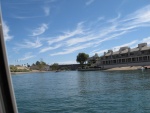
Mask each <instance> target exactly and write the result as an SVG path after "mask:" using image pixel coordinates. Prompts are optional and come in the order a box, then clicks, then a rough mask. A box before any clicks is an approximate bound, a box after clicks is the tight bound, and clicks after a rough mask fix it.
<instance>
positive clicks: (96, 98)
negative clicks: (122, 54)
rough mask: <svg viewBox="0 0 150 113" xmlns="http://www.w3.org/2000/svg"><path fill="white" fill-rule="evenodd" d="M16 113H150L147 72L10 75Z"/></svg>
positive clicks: (149, 91)
mask: <svg viewBox="0 0 150 113" xmlns="http://www.w3.org/2000/svg"><path fill="white" fill-rule="evenodd" d="M12 80H13V85H14V90H15V95H16V100H17V106H18V110H19V113H150V71H148V70H147V71H143V72H142V71H141V70H138V71H114V72H104V71H91V72H90V71H89V72H78V71H66V72H58V73H55V72H48V73H30V74H20V75H13V76H12Z"/></svg>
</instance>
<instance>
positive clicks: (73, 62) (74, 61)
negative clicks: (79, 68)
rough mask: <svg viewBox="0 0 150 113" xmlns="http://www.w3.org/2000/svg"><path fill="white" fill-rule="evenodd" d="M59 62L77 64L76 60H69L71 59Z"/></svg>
mask: <svg viewBox="0 0 150 113" xmlns="http://www.w3.org/2000/svg"><path fill="white" fill-rule="evenodd" d="M57 63H58V64H61V65H63V64H64V65H65V64H77V62H76V60H69V61H63V62H57Z"/></svg>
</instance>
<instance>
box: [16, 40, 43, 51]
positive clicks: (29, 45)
mask: <svg viewBox="0 0 150 113" xmlns="http://www.w3.org/2000/svg"><path fill="white" fill-rule="evenodd" d="M16 45H17V48H18V49H21V48H28V49H33V48H39V47H41V46H42V43H41V42H40V40H39V39H38V38H37V39H36V40H35V41H33V42H31V41H29V40H25V41H24V43H22V44H21V43H19V44H16Z"/></svg>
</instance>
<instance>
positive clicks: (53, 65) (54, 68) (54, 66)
mask: <svg viewBox="0 0 150 113" xmlns="http://www.w3.org/2000/svg"><path fill="white" fill-rule="evenodd" d="M58 68H59V65H58V63H54V64H52V65H51V69H52V70H58Z"/></svg>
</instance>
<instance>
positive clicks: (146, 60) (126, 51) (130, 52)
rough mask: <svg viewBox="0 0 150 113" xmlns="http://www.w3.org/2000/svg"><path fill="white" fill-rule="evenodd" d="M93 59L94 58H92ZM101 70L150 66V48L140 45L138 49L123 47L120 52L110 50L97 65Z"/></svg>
mask: <svg viewBox="0 0 150 113" xmlns="http://www.w3.org/2000/svg"><path fill="white" fill-rule="evenodd" d="M92 58H93V57H92ZM95 60H96V58H95ZM95 64H96V65H97V66H99V67H100V68H101V69H108V68H114V67H126V66H147V65H150V47H148V46H147V43H141V44H138V47H136V48H132V49H131V48H130V47H121V48H120V49H119V51H115V52H113V51H112V50H108V52H104V55H103V56H100V57H99V60H97V61H96V63H95Z"/></svg>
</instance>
